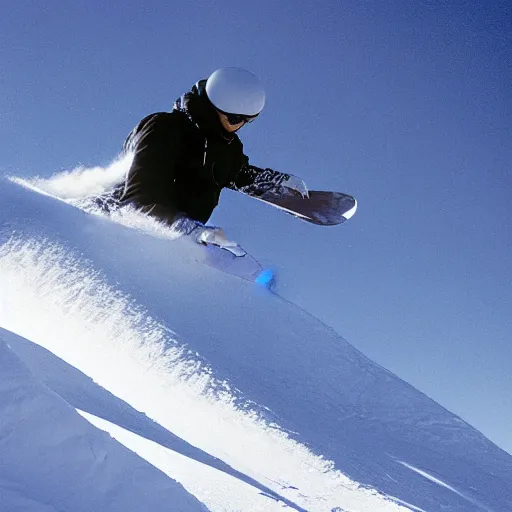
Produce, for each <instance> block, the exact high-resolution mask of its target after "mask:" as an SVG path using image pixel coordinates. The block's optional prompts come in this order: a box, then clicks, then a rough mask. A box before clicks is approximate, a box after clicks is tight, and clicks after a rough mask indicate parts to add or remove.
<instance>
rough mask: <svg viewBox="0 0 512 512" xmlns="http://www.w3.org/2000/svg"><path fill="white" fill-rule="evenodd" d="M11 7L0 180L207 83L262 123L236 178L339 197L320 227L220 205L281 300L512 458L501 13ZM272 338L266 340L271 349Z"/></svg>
mask: <svg viewBox="0 0 512 512" xmlns="http://www.w3.org/2000/svg"><path fill="white" fill-rule="evenodd" d="M119 5H120V4H119V3H114V2H94V1H93V2H90V1H89V2H81V1H76V2H63V1H60V0H59V1H57V0H56V1H52V2H51V3H50V2H45V3H43V2H27V1H23V0H21V1H19V2H16V3H12V4H11V5H10V6H9V10H8V12H4V13H3V14H2V16H1V17H0V93H1V94H0V116H1V117H0V121H1V122H0V150H1V151H0V171H1V172H4V173H8V174H15V175H19V176H33V175H35V174H39V175H41V176H49V175H51V174H53V173H54V172H56V171H59V170H63V169H71V168H73V167H75V166H77V165H79V164H83V165H98V164H107V163H108V162H109V161H110V160H111V159H112V158H113V157H114V156H115V155H116V154H117V153H118V152H119V150H120V149H121V145H122V142H123V140H124V138H125V136H126V134H127V133H128V132H129V130H130V129H131V128H132V127H133V126H134V125H135V124H136V123H137V122H138V121H139V119H140V118H142V117H143V116H145V115H146V114H148V113H150V112H153V111H159V110H167V109H170V107H171V105H172V102H173V101H174V99H175V98H176V97H177V96H178V95H179V94H180V93H181V92H183V91H185V90H187V89H188V88H189V87H190V86H191V85H192V84H193V83H195V82H196V81H197V80H198V79H200V78H203V77H206V76H207V75H208V74H209V73H210V72H211V71H213V70H214V69H216V68H217V67H221V66H226V65H234V66H243V67H246V68H248V69H250V70H252V71H253V72H255V73H256V74H258V75H259V76H260V77H261V78H262V79H263V81H264V82H265V84H266V87H267V97H268V101H267V106H266V108H265V111H264V113H263V114H262V116H261V118H260V119H258V121H257V122H255V123H252V124H251V125H250V126H248V127H246V128H245V129H243V130H242V131H241V133H240V135H241V138H242V140H243V142H244V145H245V149H246V153H247V154H248V155H249V156H250V158H251V161H252V162H253V163H254V164H256V165H260V166H263V167H267V166H268V167H272V168H274V169H276V170H280V171H284V172H291V173H294V174H297V175H299V176H301V177H302V178H304V179H305V180H306V182H307V183H308V184H309V186H310V188H315V189H333V190H340V191H346V192H349V193H352V194H354V195H355V196H356V197H357V198H358V200H359V211H358V213H357V215H356V216H355V217H354V218H353V220H351V222H350V223H347V224H346V225H345V226H342V227H339V228H325V229H323V228H318V227H315V226H309V225H307V224H305V223H301V222H298V221H296V220H295V219H292V218H291V217H289V216H286V215H282V214H279V212H276V211H274V210H272V211H270V210H268V209H266V208H265V207H264V206H263V205H261V204H259V203H256V202H253V201H250V200H249V199H248V198H244V197H239V196H237V195H236V194H235V193H231V192H227V193H225V194H224V195H223V197H222V204H221V206H220V208H219V209H218V210H217V211H216V213H215V215H214V217H213V219H212V221H213V222H215V223H217V224H219V225H222V226H223V227H224V228H225V230H226V232H227V233H228V235H230V236H231V238H234V239H235V240H237V241H239V242H240V243H241V244H242V245H243V246H244V247H246V248H247V249H249V250H250V251H251V252H252V253H253V254H255V255H257V256H258V257H259V258H261V259H262V260H263V261H265V262H269V263H272V264H273V265H274V266H276V267H277V269H278V271H279V279H280V286H281V293H282V294H283V295H284V296H286V297H287V298H289V299H290V300H293V301H294V302H297V303H298V304H300V305H301V306H303V307H304V308H305V309H307V310H308V311H310V312H311V313H313V314H315V315H316V316H318V317H319V318H321V319H322V320H324V321H325V322H326V323H327V324H329V325H331V326H333V327H334V328H335V329H336V330H337V331H339V332H340V333H341V334H342V335H343V336H345V337H346V338H347V339H348V340H349V341H350V342H351V343H353V344H354V345H355V346H356V347H358V348H359V349H361V350H362V351H363V352H364V353H365V354H366V355H368V356H369V357H371V358H372V359H374V360H375V361H377V362H378V363H380V364H382V365H383V366H385V367H387V368H389V369H390V370H392V371H393V372H395V373H396V374H398V375H399V376H400V377H402V378H404V379H405V380H407V381H408V382H410V383H411V384H413V385H414V386H416V387H417V388H419V389H420V390H422V391H424V392H425V393H426V394H428V395H429V396H431V397H432V398H434V399H436V400H437V401H438V402H440V403H441V404H442V405H444V406H446V407H447V408H449V409H450V410H452V411H453V412H455V413H457V414H459V415H461V416H462V417H463V418H464V419H466V420H468V421H469V422H470V423H472V424H473V425H474V426H476V427H477V428H479V429H480V430H482V431H483V432H484V433H485V434H486V435H487V436H489V437H490V438H491V439H492V440H493V441H495V442H497V443H498V444H499V445H500V446H502V447H503V448H505V449H507V450H508V451H509V452H512V398H511V397H512V372H511V371H510V368H511V366H512V343H511V341H512V314H511V306H512V244H511V242H512V235H511V228H510V226H511V224H512V210H511V208H510V199H509V196H510V193H511V191H512V177H511V174H510V171H511V169H510V166H511V161H512V148H511V140H512V138H511V135H512V134H511V131H512V130H511V110H512V109H511V106H512V95H511V94H510V83H511V82H510V79H511V72H510V70H511V69H512V67H511V65H512V62H511V61H512V41H511V38H512V19H511V14H512V6H510V4H509V3H508V2H472V1H465V2H458V1H452V2H405V1H403V2H401V1H399V2H391V1H388V2H359V1H349V2H334V1H333V2H325V1H320V2H305V1H295V2H293V3H292V2H276V1H272V2H270V1H260V2H248V1H239V2H231V1H227V2H195V3H192V2H186V3H185V2H162V1H156V2H147V3H145V4H141V5H129V4H124V5H123V6H122V7H119ZM278 342H279V341H278V340H276V343H278Z"/></svg>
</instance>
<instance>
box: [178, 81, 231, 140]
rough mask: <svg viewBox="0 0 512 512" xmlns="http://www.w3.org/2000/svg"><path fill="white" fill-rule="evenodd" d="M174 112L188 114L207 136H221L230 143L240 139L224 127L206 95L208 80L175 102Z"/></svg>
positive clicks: (197, 84) (198, 84)
mask: <svg viewBox="0 0 512 512" xmlns="http://www.w3.org/2000/svg"><path fill="white" fill-rule="evenodd" d="M173 110H179V111H181V112H184V113H185V114H187V115H188V116H189V118H190V119H191V120H192V121H193V122H194V123H196V124H197V125H198V126H199V128H200V129H201V130H203V131H204V132H205V134H206V135H207V136H212V135H217V136H219V135H220V136H221V137H222V138H223V139H225V140H227V141H228V142H231V141H232V140H233V139H235V138H238V136H237V135H236V133H229V132H228V131H226V130H225V129H224V127H223V126H222V123H221V122H220V119H219V116H218V114H217V110H216V109H215V107H214V106H213V104H212V103H211V102H210V100H209V99H208V96H207V94H206V80H200V81H199V82H197V83H196V84H195V85H194V86H193V87H192V89H191V90H190V91H189V92H186V93H184V94H182V95H181V96H180V97H179V98H178V99H177V100H176V101H175V102H174V105H173Z"/></svg>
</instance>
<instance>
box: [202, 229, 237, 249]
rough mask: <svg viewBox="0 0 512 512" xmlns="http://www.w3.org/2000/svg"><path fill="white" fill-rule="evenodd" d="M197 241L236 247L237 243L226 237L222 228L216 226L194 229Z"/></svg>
mask: <svg viewBox="0 0 512 512" xmlns="http://www.w3.org/2000/svg"><path fill="white" fill-rule="evenodd" d="M193 234H194V236H195V238H196V241H197V242H198V243H200V244H212V245H218V246H219V247H235V246H236V245H237V244H236V243H235V242H233V241H231V240H228V239H227V238H226V233H224V230H223V229H222V228H217V227H214V226H201V227H198V228H197V230H195V231H194V233H193Z"/></svg>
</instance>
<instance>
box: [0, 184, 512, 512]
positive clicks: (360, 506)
mask: <svg viewBox="0 0 512 512" xmlns="http://www.w3.org/2000/svg"><path fill="white" fill-rule="evenodd" d="M123 222H124V223H125V224H129V225H128V226H123V225H121V224H120V223H119V222H114V221H112V220H109V219H105V218H103V217H100V216H94V215H91V214H87V213H85V212H83V211H81V210H79V209H77V208H75V207H72V206H70V205H68V204H65V203H63V202H62V201H59V200H57V199H55V198H53V197H50V196H46V195H42V194H39V193H37V192H35V191H33V190H30V189H28V188H25V187H22V186H20V185H19V184H15V183H12V182H10V181H7V180H2V181H0V326H1V327H3V328H5V329H6V330H8V331H10V332H7V331H2V332H1V334H0V336H1V338H0V339H1V340H3V342H4V345H3V349H2V350H3V352H2V354H4V352H5V354H6V355H5V357H6V358H11V359H15V360H16V361H17V363H16V364H17V365H18V366H19V367H20V368H23V371H22V373H23V378H21V377H20V379H19V380H15V379H14V378H12V377H9V376H8V374H7V373H4V372H3V371H2V372H1V373H0V386H12V387H14V386H16V387H17V386H19V387H20V389H25V387H26V386H28V385H29V384H27V383H33V384H30V385H31V386H32V387H30V390H29V391H26V394H27V397H28V398H27V399H28V400H30V396H31V394H32V393H33V396H34V399H33V400H31V402H33V404H36V402H38V401H39V399H38V398H37V397H38V396H39V394H41V395H44V396H46V395H48V396H51V397H52V400H54V401H57V402H58V404H59V406H58V407H61V408H63V410H64V409H65V410H66V414H67V415H68V416H69V417H70V418H72V419H69V420H68V419H67V418H66V420H65V421H64V420H60V419H59V421H58V422H57V421H56V420H55V418H54V417H53V416H52V414H50V412H51V410H52V406H50V405H48V409H49V411H47V410H46V405H44V402H41V405H39V406H38V405H34V407H35V409H36V410H37V411H39V413H37V414H40V415H41V416H42V417H43V418H45V421H47V422H48V424H50V422H54V423H57V424H58V425H60V426H61V428H59V429H58V430H57V431H56V432H55V439H53V441H52V440H51V439H49V440H48V439H46V437H45V435H41V436H39V435H37V436H34V437H35V438H36V439H37V442H38V443H40V444H41V447H40V446H39V445H37V444H36V445H34V446H33V447H30V445H25V438H26V436H28V435H29V434H28V433H29V432H30V431H31V430H33V432H37V429H38V428H39V427H42V425H39V424H38V422H37V421H36V420H35V419H34V418H35V416H34V418H32V417H30V415H29V416H27V417H25V416H20V414H21V413H18V412H16V410H15V409H13V413H12V415H11V417H12V418H18V420H19V418H20V417H21V418H22V420H19V422H20V424H21V426H20V427H19V428H20V433H19V439H13V440H12V442H10V443H9V445H8V446H9V449H10V450H14V451H16V450H18V456H19V457H20V458H21V462H23V460H25V462H26V461H27V460H30V459H31V458H32V457H33V455H32V453H34V452H35V453H40V450H41V449H46V450H49V447H48V446H50V447H51V446H53V445H52V443H54V444H55V445H56V446H57V447H58V446H59V444H60V443H61V442H63V443H64V442H65V440H66V438H67V437H69V438H71V439H72V440H73V441H70V442H68V443H67V444H68V446H69V447H70V448H69V457H68V453H67V452H66V454H63V453H62V452H59V451H58V450H55V453H53V450H50V451H52V454H51V455H52V457H51V458H49V459H48V465H47V467H48V468H49V469H46V464H41V465H38V466H37V467H38V468H41V467H44V468H45V469H44V470H43V469H41V470H40V472H39V473H38V478H39V483H38V485H39V486H40V487H41V488H42V489H43V491H44V492H43V493H42V494H41V495H42V496H44V499H43V498H41V499H40V498H39V497H38V496H36V498H34V499H40V502H41V503H47V501H45V500H47V499H48V498H51V499H54V500H57V499H58V496H59V493H61V494H62V493H64V491H63V490H58V489H55V487H54V486H53V487H52V485H53V484H52V483H51V478H50V477H51V475H52V474H53V475H56V474H58V471H60V472H61V473H63V474H69V475H70V474H71V473H68V470H67V468H68V467H69V466H71V467H75V464H74V458H75V452H76V457H77V458H79V457H81V455H80V445H81V443H83V441H81V438H83V437H86V436H90V438H91V439H93V442H96V443H100V445H101V447H102V450H103V453H106V454H107V453H108V459H109V461H110V462H111V467H108V468H107V467H105V468H103V470H104V471H105V472H108V474H109V478H108V482H109V484H110V483H111V484H112V487H111V490H110V491H111V492H110V493H109V491H108V489H107V490H105V489H104V491H105V492H103V491H102V487H101V486H99V487H98V489H97V493H95V491H89V492H87V493H86V494H87V496H88V497H89V498H90V499H91V500H98V501H97V503H100V502H101V503H105V505H104V506H103V505H102V506H103V508H101V507H98V506H96V510H110V509H109V508H107V507H108V506H110V505H111V504H112V503H114V502H115V501H116V499H117V497H118V496H120V495H122V497H120V498H119V499H126V501H127V502H129V503H130V504H132V506H133V508H124V507H123V508H122V509H123V510H140V508H139V509H138V508H137V505H136V503H137V499H141V497H143V496H148V495H152V494H153V491H152V489H153V488H155V487H157V488H158V489H160V491H161V495H162V496H163V495H164V494H165V495H168V496H171V497H172V499H173V500H175V503H176V506H174V507H172V508H171V509H172V510H195V509H196V508H198V507H200V505H198V503H197V501H195V499H194V497H195V498H197V500H199V501H200V502H202V503H203V504H204V505H206V506H207V507H208V508H209V509H211V510H283V509H292V510H293V509H295V510H312V511H313V510H319V511H320V510H337V511H347V512H348V511H351V512H352V511H354V512H355V511H363V512H365V511H384V512H386V511H388V510H389V511H391V510H393V511H395V510H407V509H410V510H428V511H435V510H444V511H457V512H458V511H479V510H482V511H494V512H501V511H507V510H512V458H511V457H510V456H509V455H508V454H506V453H505V452H503V451H502V450H500V449H499V448H497V447H496V446H495V445H493V444H492V443H491V442H490V441H488V440H487V439H486V438H485V437H484V436H483V435H482V434H480V433H479V432H478V431H476V430H475V429H473V428H472V427H471V426H469V425H468V424H467V423H465V422H464V421H462V420H461V419H460V418H458V417H456V416H454V415H453V414H451V413H449V412H448V411H446V410H445V409H443V408H442V407H440V406H439V405H438V404H436V403H435V402H433V401H432V400H430V399H429V398H427V397H426V396H425V395H423V394H421V393H419V392H418V391H416V390H415V389H414V388H412V387H411V386H409V385H408V384H406V383H405V382H403V381H401V380H400V379H398V378H397V377H396V376H394V375H393V374H391V373H390V372H388V371H386V370H385V369H383V368H381V367H379V366H377V365H375V364H374V363H372V362H371V361H370V360H368V359H367V358H366V357H365V356H364V355H362V354H361V353H360V352H358V351H357V350H356V349H354V348H353V347H352V346H351V345H350V344H349V343H347V342H346V341H345V340H344V339H343V338H341V337H340V336H339V335H338V334H337V333H335V332H334V331H333V330H332V329H330V328H329V327H327V326H325V325H324V324H322V323H321V322H319V321H318V320H317V319H315V318H314V317H312V316H311V315H309V314H308V313H307V312H305V311H303V310H301V309H299V308H298V307H296V306H295V305H293V304H291V303H289V302H287V301H285V300H283V299H281V298H280V297H279V296H278V295H275V294H272V293H270V292H268V291H266V290H264V289H260V288H258V287H257V286H255V285H253V284H251V283H248V282H246V281H243V280H241V279H239V278H236V277H234V276H231V275H228V274H225V273H223V272H220V271H217V270H215V269H212V268H210V267H208V266H206V265H204V264H203V263H202V261H203V259H204V258H203V252H202V248H201V247H199V246H194V245H192V244H191V243H190V241H188V240H185V239H183V238H179V239H173V238H175V236H174V235H173V234H172V233H169V232H166V231H165V230H161V229H155V226H154V225H153V224H152V223H151V222H147V221H145V220H143V221H142V222H141V219H140V218H139V217H137V216H136V215H135V214H132V215H131V216H130V215H127V216H126V217H125V218H124V219H123ZM130 225H131V226H132V227H130ZM133 226H137V228H134V227H133ZM13 333H16V335H15V334H13ZM5 343H8V344H9V346H10V347H11V348H10V350H11V351H13V352H14V353H15V354H16V357H15V356H14V355H13V354H12V352H11V351H9V350H8V349H7V348H5ZM2 357H3V356H2ZM2 368H3V366H2ZM20 372H21V370H20ZM6 376H7V377H6ZM6 379H7V380H6ZM4 381H5V382H4ZM36 388H37V392H36ZM1 389H2V390H3V389H4V388H3V387H2V388H1ZM3 397H4V393H2V403H1V404H0V406H1V407H3V406H4V401H3V400H4V398H3ZM5 403H6V404H7V405H6V407H10V406H9V405H8V402H5ZM56 407H57V406H55V408H56ZM27 410H28V411H29V412H30V411H31V408H30V406H27ZM75 411H79V412H75ZM32 412H34V411H32ZM79 413H80V415H81V416H82V417H80V416H79V415H78V414H79ZM35 414H36V413H35V412H34V415H35ZM62 415H63V416H64V413H62ZM4 417H5V418H8V417H9V415H7V416H4V415H2V419H1V420H0V429H1V432H2V434H3V432H7V431H8V430H6V429H9V428H11V429H12V427H9V425H8V424H4ZM84 418H85V419H87V420H88V422H89V423H87V422H85V419H84ZM5 423H8V422H5ZM85 425H87V427H85ZM92 425H94V427H93V426H92ZM86 429H90V430H88V431H86ZM102 430H105V431H107V432H109V433H110V435H111V436H112V437H113V438H114V439H116V440H117V441H118V442H116V441H114V440H112V439H109V438H106V437H105V436H104V435H103V434H102V432H101V431H102ZM15 431H18V428H16V429H15ZM0 439H4V436H3V435H0ZM75 440H76V445H77V446H75V442H74V441H75ZM101 443H103V444H101ZM119 443H120V444H119ZM122 445H124V446H126V447H127V448H129V449H130V450H132V452H134V453H135V454H137V455H138V456H139V457H137V456H135V455H134V454H133V453H131V452H126V449H125V448H124V447H123V446H122ZM1 446H2V448H1V449H4V448H3V444H2V445H1ZM111 453H112V455H111ZM83 457H84V459H83V460H84V462H83V471H84V474H87V477H84V478H89V479H91V481H90V482H88V484H89V485H90V487H91V488H94V489H96V486H95V485H94V484H93V482H94V480H93V479H94V478H95V477H96V475H95V473H96V469H95V464H97V461H96V459H91V460H87V459H86V458H85V456H83ZM121 457H125V458H126V459H128V458H129V457H132V459H130V461H129V462H124V463H123V465H120V464H118V463H117V460H120V459H121ZM146 461H147V462H149V463H150V464H151V465H152V466H149V465H148V464H147V462H146ZM52 464H54V466H55V468H56V469H55V470H54V469H52V467H53V466H52ZM29 465H30V464H27V465H26V466H20V468H19V469H13V468H12V467H11V466H10V465H9V464H4V458H3V457H1V458H0V471H1V474H2V478H1V479H0V489H2V490H1V491H0V492H2V493H4V494H6V495H10V494H9V493H10V490H11V489H12V485H11V484H10V483H9V482H11V481H13V480H14V479H15V478H14V477H16V478H17V480H16V481H17V482H18V483H17V484H16V485H17V487H16V489H20V488H21V487H20V486H21V485H23V486H25V487H26V489H27V490H26V492H25V491H23V493H24V494H23V496H25V497H26V496H29V497H32V496H34V494H32V490H31V487H30V482H31V473H30V471H29V470H28V469H27V468H28V466H29ZM120 467H126V468H132V467H133V468H134V469H135V468H137V471H140V472H141V473H144V477H143V478H138V477H137V478H133V475H131V476H132V480H131V481H130V480H129V479H127V478H124V477H123V473H122V472H120V470H119V468H120ZM59 468H60V469H59ZM155 468H157V469H155ZM32 471H33V469H32ZM151 472H152V473H151ZM11 473H12V474H11ZM150 473H151V474H150ZM45 475H48V479H46V476H45ZM153 475H154V476H153ZM162 476H164V477H165V479H163V480H162ZM80 479H81V478H80V477H79V476H78V477H76V478H74V480H76V481H79V480H80ZM62 481H63V482H65V480H62ZM4 482H6V483H5V485H4ZM20 482H22V483H23V482H26V483H23V484H21V483H20ZM162 482H163V483H162ZM176 482H179V484H181V485H182V486H183V488H184V489H185V490H186V491H185V490H183V488H182V487H181V486H180V485H178V484H177V483H176ZM103 484H104V485H103V488H104V487H105V486H106V484H105V480H103ZM64 487H66V486H65V485H64ZM125 487H129V489H125ZM73 490H74V491H76V492H77V493H78V492H79V489H73ZM16 492H18V491H16ZM187 492H188V493H189V494H187ZM107 494H108V496H107ZM2 495H3V494H2ZM191 495H193V496H191ZM113 496H114V497H113ZM130 496H134V497H133V498H131V497H130ZM27 499H28V498H27ZM31 499H32V498H31ZM154 499H155V505H152V508H151V510H155V511H156V510H169V507H167V508H163V507H162V506H161V505H159V502H158V501H157V499H158V496H155V497H154ZM102 500H103V501H102ZM186 500H189V501H188V502H187V501H186ZM48 503H50V504H51V503H53V502H51V501H49V502H48ZM91 503H93V502H92V501H91ZM49 506H54V507H55V505H49ZM159 507H160V508H159ZM194 507H195V508H194ZM55 509H56V510H59V508H58V507H55ZM71 509H73V508H72V507H71ZM91 509H94V507H93V508H89V510H91ZM0 510H2V509H1V508H0ZM5 510H16V508H14V509H13V508H6V509H5ZM19 510H22V508H21V507H20V508H19ZM34 510H46V509H44V508H39V509H38V508H34ZM48 510H52V509H51V508H48ZM73 510H80V509H78V508H75V509H73ZM112 510H114V508H113V509H112Z"/></svg>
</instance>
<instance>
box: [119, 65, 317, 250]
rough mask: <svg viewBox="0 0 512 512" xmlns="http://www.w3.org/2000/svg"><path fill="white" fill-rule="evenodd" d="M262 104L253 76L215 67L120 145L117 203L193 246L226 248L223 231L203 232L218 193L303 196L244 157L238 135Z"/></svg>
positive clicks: (299, 186) (300, 185)
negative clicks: (122, 172) (122, 165)
mask: <svg viewBox="0 0 512 512" xmlns="http://www.w3.org/2000/svg"><path fill="white" fill-rule="evenodd" d="M264 104H265V92H264V89H263V87H262V85H261V82H260V81H259V80H258V78H257V77H256V76H255V75H253V74H252V73H250V72H249V71H246V70H244V69H241V68H233V67H231V68H221V69H218V70H216V71H215V72H214V73H212V74H211V75H210V77H209V78H208V79H207V80H200V81H199V82H197V83H196V84H195V85H194V86H193V87H192V89H191V91H190V92H187V93H185V94H183V95H182V96H181V97H180V98H179V99H178V100H177V101H176V102H175V103H174V106H173V109H172V111H171V112H158V113H154V114H150V115H149V116H147V117H145V118H144V119H143V120H142V121H141V122H140V123H139V124H138V126H137V127H136V128H135V129H134V130H133V131H132V132H131V133H130V135H129V136H128V138H127V140H126V142H125V151H130V152H132V153H133V162H132V164H131V167H130V169H129V171H128V173H127V176H126V179H125V182H124V183H123V184H122V187H121V188H120V189H119V195H120V203H121V205H128V204H130V205H133V206H134V207H136V208H137V209H139V210H141V211H143V212H145V213H147V214H149V215H151V216H154V217H155V218H157V219H159V220H160V221H163V222H165V223H167V224H169V225H171V226H172V227H173V228H174V229H176V230H178V231H180V232H182V233H185V234H192V236H194V237H195V239H196V240H197V241H198V242H201V243H213V244H216V245H224V244H225V242H226V241H227V240H226V239H225V235H224V232H223V231H222V229H220V228H215V227H208V226H205V223H206V222H207V221H208V219H209V218H210V216H211V214H212V212H213V210H214V208H215V207H216V206H217V203H218V201H219V196H220V193H221V190H222V189H223V188H230V189H234V190H238V191H241V192H245V193H249V194H250V195H253V196H256V197H258V196H259V195H262V194H264V193H265V192H268V191H271V192H275V193H276V194H279V193H281V192H282V191H284V190H286V192H287V193H290V191H291V193H292V194H293V193H294V194H297V195H298V196H299V197H307V196H308V189H307V187H306V185H305V183H304V182H303V181H302V180H301V179H300V178H297V177H295V176H293V175H290V174H283V173H280V172H277V171H274V170H272V169H269V168H267V169H261V168H259V167H256V166H254V165H251V164H249V158H248V157H247V156H246V155H245V154H244V152H243V146H242V143H241V141H240V139H239V138H238V135H237V132H238V130H240V128H242V127H243V126H244V125H246V124H248V123H251V122H252V121H254V120H255V119H256V118H257V117H258V115H259V114H260V113H261V111H262V109H263V107H264Z"/></svg>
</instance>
